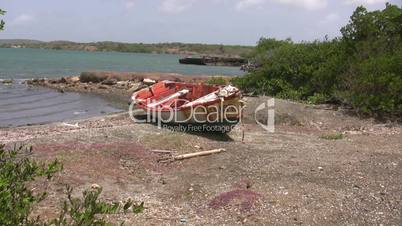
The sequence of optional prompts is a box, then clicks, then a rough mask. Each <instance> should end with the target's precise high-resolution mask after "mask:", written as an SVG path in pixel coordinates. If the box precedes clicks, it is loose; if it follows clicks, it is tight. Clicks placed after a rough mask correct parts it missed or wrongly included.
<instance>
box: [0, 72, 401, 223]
mask: <svg viewBox="0 0 402 226" xmlns="http://www.w3.org/2000/svg"><path fill="white" fill-rule="evenodd" d="M165 76H173V75H171V74H169V75H165V74H163V75H162V74H158V73H124V74H121V75H120V74H119V73H113V72H89V73H82V74H81V75H80V76H76V77H66V78H60V79H37V80H32V81H29V82H28V83H29V84H31V85H42V86H46V87H50V88H55V89H58V90H60V92H66V91H77V92H91V93H96V94H100V95H102V96H114V98H115V99H116V100H115V101H120V102H122V103H124V104H126V102H127V100H128V98H129V96H130V95H131V92H132V91H134V90H135V89H138V88H140V87H141V86H146V85H148V84H151V83H153V82H154V81H157V80H160V79H166V77H165ZM174 79H181V76H177V77H175V78H174ZM183 79H192V80H194V81H200V80H197V79H206V78H205V77H200V78H193V77H192V78H183ZM267 100H268V97H250V98H248V99H247V100H246V101H247V108H246V112H245V121H244V122H245V123H244V128H243V129H244V132H245V133H244V142H242V136H243V133H242V127H241V126H239V127H236V128H235V129H234V130H233V131H232V132H230V133H229V134H225V135H217V134H194V133H184V132H177V131H171V130H168V129H159V128H157V127H156V126H154V125H150V124H137V123H133V122H132V121H131V120H130V118H129V117H128V115H127V113H120V114H113V115H106V116H101V117H95V118H91V119H87V120H79V121H74V122H71V123H67V124H66V123H52V124H47V125H40V126H28V127H18V128H4V129H0V143H6V144H8V145H9V146H12V145H14V144H17V143H18V144H21V143H23V144H27V145H32V146H33V157H34V158H38V159H41V160H44V161H49V160H52V159H55V158H57V159H59V160H60V161H61V162H62V163H63V164H64V171H63V173H61V174H60V175H58V176H57V177H56V178H54V183H52V184H50V185H47V186H48V187H47V188H48V192H49V196H48V197H47V198H46V199H45V200H44V202H43V203H41V205H40V206H37V207H35V213H37V214H38V215H40V216H41V217H42V218H46V217H49V218H50V217H57V216H56V215H55V214H56V213H57V208H58V206H60V205H59V204H60V200H61V199H62V197H63V188H64V185H65V184H70V185H73V186H74V187H75V188H76V195H79V194H80V192H82V191H83V190H85V189H87V188H89V187H91V185H93V184H97V185H99V186H101V187H102V188H103V191H104V194H103V197H102V198H104V199H106V200H126V199H128V198H131V199H133V200H136V201H143V202H144V203H145V207H146V208H145V210H144V212H143V213H141V214H139V215H135V216H134V215H130V214H126V215H121V214H120V215H115V216H110V218H108V220H110V221H111V222H114V221H125V222H126V224H127V225H134V224H136V225H153V224H154V225H160V224H169V225H177V224H189V225H196V224H206V225H212V224H213V225H217V224H219V225H221V224H226V225H234V224H250V225H265V224H269V225H271V224H272V225H273V224H282V225H289V224H291V225H294V224H297V225H302V224H306V225H327V224H377V225H381V224H384V225H399V224H400V223H401V216H402V204H401V202H400V198H401V196H400V195H401V192H400V191H401V190H402V174H401V173H400V172H401V170H402V153H401V151H400V150H402V142H401V134H402V127H401V126H400V125H395V124H379V123H377V122H375V121H374V120H368V119H359V118H356V117H353V116H350V115H347V114H345V113H344V112H342V110H341V109H336V108H331V107H329V106H314V105H306V104H301V103H294V102H290V101H286V100H276V104H275V116H276V117H275V118H276V123H275V125H276V130H275V133H268V132H267V131H265V130H264V129H263V128H262V127H260V126H259V125H258V124H257V123H256V122H255V121H254V120H255V115H254V110H255V109H256V108H257V107H258V106H259V105H261V104H263V103H266V101H267ZM261 118H263V117H261ZM218 148H225V149H226V152H224V153H220V154H216V155H213V156H205V157H198V158H193V159H188V160H183V161H173V162H168V163H162V162H161V161H160V160H161V159H163V158H165V157H166V156H165V155H166V154H163V153H155V152H153V151H154V150H161V149H162V150H167V151H171V152H172V153H173V154H175V155H176V154H188V153H194V152H197V151H203V150H212V149H218ZM35 188H36V189H40V188H41V186H40V185H38V186H37V187H35Z"/></svg>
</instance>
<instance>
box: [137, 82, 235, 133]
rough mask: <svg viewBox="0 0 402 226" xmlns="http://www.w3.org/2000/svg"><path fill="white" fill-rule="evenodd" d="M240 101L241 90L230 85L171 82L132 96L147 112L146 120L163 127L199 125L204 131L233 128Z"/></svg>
mask: <svg viewBox="0 0 402 226" xmlns="http://www.w3.org/2000/svg"><path fill="white" fill-rule="evenodd" d="M240 99H241V92H240V90H239V89H238V88H236V87H234V86H231V85H228V86H220V85H206V84H193V83H181V82H172V81H162V82H159V83H156V84H154V85H152V86H150V87H147V88H145V89H142V90H140V91H138V92H135V93H134V94H133V96H132V101H133V103H135V105H136V107H137V108H139V109H142V110H144V111H145V112H146V114H147V115H148V120H149V119H151V120H153V122H161V123H164V124H180V125H183V124H186V125H193V126H198V127H199V126H201V125H202V128H204V129H203V130H208V129H211V128H212V127H213V128H215V127H217V126H218V127H219V126H228V125H236V124H237V123H238V122H239V120H240V116H241V101H240ZM208 127H211V128H208ZM211 130H212V129H211ZM225 130H226V128H225ZM226 132H228V131H226Z"/></svg>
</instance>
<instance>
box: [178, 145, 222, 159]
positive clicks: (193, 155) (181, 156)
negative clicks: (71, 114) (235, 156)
mask: <svg viewBox="0 0 402 226" xmlns="http://www.w3.org/2000/svg"><path fill="white" fill-rule="evenodd" d="M225 151H226V150H225V149H223V148H220V149H215V150H210V151H200V152H195V153H190V154H184V155H177V156H174V157H173V159H174V160H183V159H189V158H194V157H199V156H206V155H212V154H217V153H221V152H225Z"/></svg>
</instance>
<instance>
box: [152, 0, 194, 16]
mask: <svg viewBox="0 0 402 226" xmlns="http://www.w3.org/2000/svg"><path fill="white" fill-rule="evenodd" d="M195 1H196V0H164V1H163V2H162V5H161V7H160V8H159V10H160V11H161V12H164V13H181V12H183V11H185V10H186V9H188V8H190V7H191V6H192V5H193V4H194V2H195Z"/></svg>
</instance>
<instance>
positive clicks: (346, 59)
mask: <svg viewBox="0 0 402 226" xmlns="http://www.w3.org/2000/svg"><path fill="white" fill-rule="evenodd" d="M341 33H342V36H341V37H339V38H335V39H333V40H328V39H327V38H326V39H325V40H324V41H314V42H302V43H294V42H293V41H291V40H290V39H288V40H283V41H278V40H275V39H266V38H262V39H261V40H260V41H259V42H258V46H257V47H256V49H255V51H254V52H253V54H252V58H253V61H254V62H255V64H256V65H257V68H256V69H253V70H251V71H250V72H249V73H248V74H246V75H245V76H243V77H239V78H236V79H234V81H233V82H234V83H235V84H236V85H238V86H240V87H241V88H242V89H244V90H246V91H247V92H253V93H255V94H267V95H273V96H276V97H279V98H285V99H292V100H302V101H308V102H310V103H328V102H329V103H342V104H345V105H348V106H351V107H353V108H354V109H355V110H356V112H357V113H359V114H362V115H371V116H377V117H387V118H388V117H390V116H391V117H396V118H398V117H399V118H400V117H401V116H402V10H401V8H400V7H398V6H396V5H392V4H389V3H387V4H386V7H385V9H384V10H377V11H372V12H369V11H367V9H366V8H364V7H362V6H360V7H358V8H357V9H356V10H355V12H354V13H353V15H352V16H351V18H350V21H349V23H348V24H347V25H346V26H344V27H343V28H342V29H341Z"/></svg>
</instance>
